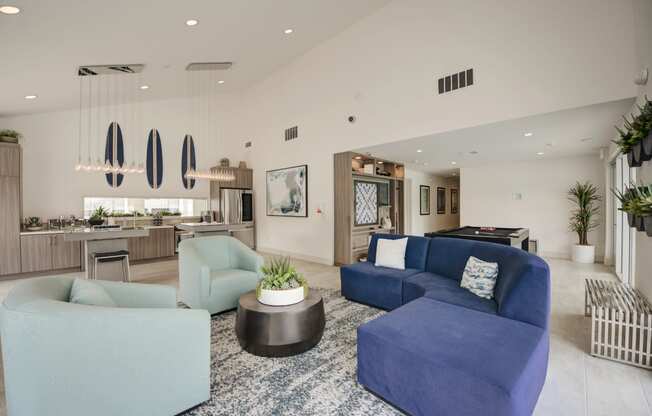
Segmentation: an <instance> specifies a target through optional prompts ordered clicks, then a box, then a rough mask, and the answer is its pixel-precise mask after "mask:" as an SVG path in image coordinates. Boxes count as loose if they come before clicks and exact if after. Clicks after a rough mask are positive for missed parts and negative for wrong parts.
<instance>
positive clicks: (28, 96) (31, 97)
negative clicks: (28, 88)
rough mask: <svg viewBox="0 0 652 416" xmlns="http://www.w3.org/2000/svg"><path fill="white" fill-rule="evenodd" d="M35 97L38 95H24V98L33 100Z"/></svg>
mask: <svg viewBox="0 0 652 416" xmlns="http://www.w3.org/2000/svg"><path fill="white" fill-rule="evenodd" d="M36 97H38V95H26V96H25V99H26V100H35V99H36Z"/></svg>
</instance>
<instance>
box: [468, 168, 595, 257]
mask: <svg viewBox="0 0 652 416" xmlns="http://www.w3.org/2000/svg"><path fill="white" fill-rule="evenodd" d="M576 181H580V182H584V181H590V182H591V183H593V184H594V185H596V186H598V187H599V188H600V191H601V195H602V196H603V197H604V195H605V183H604V170H603V166H602V161H601V160H600V159H599V158H598V156H583V157H571V158H560V159H551V160H547V159H542V160H538V161H528V162H518V163H505V164H499V165H491V166H484V167H477V168H462V169H461V172H460V191H461V198H460V199H461V202H460V204H461V215H460V223H461V224H462V225H474V226H495V227H522V228H529V229H530V238H532V239H536V240H538V244H539V254H540V255H544V256H549V257H559V258H570V248H571V245H572V244H577V235H576V234H574V233H572V232H570V231H569V230H568V219H569V217H570V212H571V209H572V208H573V205H572V203H571V202H570V201H568V198H567V192H568V189H569V188H570V187H571V186H572V185H573V184H574V183H575V182H576ZM517 194H520V195H521V199H520V200H519V199H518V196H517ZM601 215H604V210H602V212H601ZM589 242H590V243H592V244H595V245H596V257H597V258H598V259H601V258H602V254H603V253H604V248H603V247H604V225H601V226H600V228H598V229H597V230H596V231H594V232H592V233H590V234H589Z"/></svg>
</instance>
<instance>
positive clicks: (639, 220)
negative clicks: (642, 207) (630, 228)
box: [634, 215, 645, 231]
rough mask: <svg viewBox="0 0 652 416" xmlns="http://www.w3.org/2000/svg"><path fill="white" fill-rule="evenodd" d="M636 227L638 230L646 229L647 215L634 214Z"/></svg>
mask: <svg viewBox="0 0 652 416" xmlns="http://www.w3.org/2000/svg"><path fill="white" fill-rule="evenodd" d="M634 227H636V231H645V217H639V216H638V215H635V216H634Z"/></svg>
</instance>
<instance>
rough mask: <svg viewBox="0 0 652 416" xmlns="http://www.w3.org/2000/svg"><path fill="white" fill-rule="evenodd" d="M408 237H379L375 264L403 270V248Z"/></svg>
mask: <svg viewBox="0 0 652 416" xmlns="http://www.w3.org/2000/svg"><path fill="white" fill-rule="evenodd" d="M407 242H408V239H407V237H406V238H399V239H397V240H390V239H387V238H379V239H378V245H377V246H376V266H383V267H390V268H392V269H400V270H405V248H406V247H407Z"/></svg>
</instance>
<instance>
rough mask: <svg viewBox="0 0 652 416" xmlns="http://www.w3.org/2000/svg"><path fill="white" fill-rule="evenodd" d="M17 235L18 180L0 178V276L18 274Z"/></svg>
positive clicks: (18, 253) (18, 231)
mask: <svg viewBox="0 0 652 416" xmlns="http://www.w3.org/2000/svg"><path fill="white" fill-rule="evenodd" d="M0 163H1V162H0ZM0 166H1V165H0ZM19 235H20V178H17V177H10V176H0V275H5V274H15V273H20V238H19Z"/></svg>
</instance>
